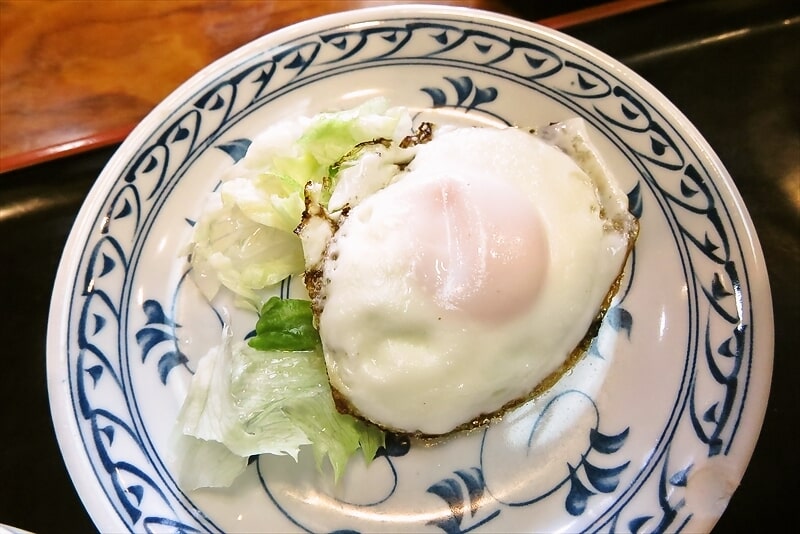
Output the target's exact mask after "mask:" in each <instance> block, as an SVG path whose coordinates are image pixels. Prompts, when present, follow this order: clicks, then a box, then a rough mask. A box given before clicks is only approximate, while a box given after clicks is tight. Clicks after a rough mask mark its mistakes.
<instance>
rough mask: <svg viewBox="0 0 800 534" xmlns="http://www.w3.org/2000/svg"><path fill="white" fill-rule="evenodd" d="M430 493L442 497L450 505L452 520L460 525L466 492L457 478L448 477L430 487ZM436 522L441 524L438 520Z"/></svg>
mask: <svg viewBox="0 0 800 534" xmlns="http://www.w3.org/2000/svg"><path fill="white" fill-rule="evenodd" d="M428 493H433V494H434V495H436V496H438V497H441V498H442V500H444V502H446V503H447V505H448V506H449V507H450V513H451V514H452V520H453V521H455V524H456V526H458V525H459V524H460V523H461V519H462V517H463V516H464V492H463V491H462V489H461V485H460V484H459V483H458V482H457V481H456V480H455V479H452V478H446V479H444V480H440V481H439V482H437V483H436V484H434V485H432V486H431V487H429V488H428ZM448 523H449V520H448ZM436 524H437V525H439V526H441V524H440V523H438V522H437V523H436ZM445 530H446V531H447V532H453V531H451V530H447V529H445Z"/></svg>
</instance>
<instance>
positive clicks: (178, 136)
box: [172, 126, 189, 141]
mask: <svg viewBox="0 0 800 534" xmlns="http://www.w3.org/2000/svg"><path fill="white" fill-rule="evenodd" d="M188 137H189V130H188V129H187V128H184V127H183V126H180V127H179V128H178V129H177V130H175V136H174V137H173V138H172V140H173V141H183V140H184V139H186V138H188Z"/></svg>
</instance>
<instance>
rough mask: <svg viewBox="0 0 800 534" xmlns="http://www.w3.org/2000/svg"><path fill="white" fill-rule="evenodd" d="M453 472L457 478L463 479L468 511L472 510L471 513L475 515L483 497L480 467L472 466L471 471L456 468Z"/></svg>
mask: <svg viewBox="0 0 800 534" xmlns="http://www.w3.org/2000/svg"><path fill="white" fill-rule="evenodd" d="M455 473H456V475H457V476H458V478H460V479H461V480H463V481H464V485H465V486H466V487H467V493H468V494H469V503H470V511H471V512H472V515H473V516H475V513H476V512H477V511H478V508H479V506H480V503H481V498H482V497H483V488H484V483H483V475H482V474H481V471H480V469H478V468H477V467H473V468H472V473H470V472H468V471H463V470H458V471H456V472H455Z"/></svg>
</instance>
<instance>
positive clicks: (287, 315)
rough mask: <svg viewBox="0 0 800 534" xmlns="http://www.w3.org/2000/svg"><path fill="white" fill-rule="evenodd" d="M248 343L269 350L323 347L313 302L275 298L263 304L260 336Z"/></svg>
mask: <svg viewBox="0 0 800 534" xmlns="http://www.w3.org/2000/svg"><path fill="white" fill-rule="evenodd" d="M248 344H249V345H250V346H251V347H253V348H254V349H258V350H265V351H270V350H271V351H312V350H316V349H317V348H318V347H319V346H320V339H319V332H317V329H316V328H314V313H313V312H312V311H311V302H309V301H307V300H300V299H285V300H282V299H280V298H278V297H272V298H271V299H269V300H268V301H267V302H265V303H264V306H262V307H261V314H260V316H259V318H258V322H257V323H256V335H255V336H254V337H252V338H250V340H249V342H248Z"/></svg>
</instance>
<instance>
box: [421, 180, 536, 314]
mask: <svg viewBox="0 0 800 534" xmlns="http://www.w3.org/2000/svg"><path fill="white" fill-rule="evenodd" d="M423 188H424V189H425V190H424V191H421V193H422V194H421V195H419V196H418V198H423V199H424V200H423V202H422V205H420V206H419V208H418V209H417V210H415V217H414V218H413V220H412V221H410V223H411V228H410V230H411V234H412V235H413V236H414V238H416V240H417V246H418V249H417V250H418V252H417V257H416V259H415V262H414V265H413V272H414V275H415V277H416V278H417V279H418V280H419V282H420V284H421V285H422V286H423V287H425V288H426V289H427V290H428V291H429V292H430V293H429V294H431V295H433V298H434V301H435V302H436V304H437V305H439V306H440V307H441V308H443V309H444V310H458V311H462V312H464V313H466V314H467V315H469V316H470V317H472V318H474V319H478V320H481V321H488V322H501V321H505V320H508V319H511V318H513V317H516V316H518V315H520V314H522V313H524V312H525V310H527V309H529V308H530V307H531V306H532V304H533V303H534V302H535V300H536V296H537V294H538V293H539V290H540V289H541V287H542V286H543V284H544V279H545V277H546V276H547V264H548V244H547V237H546V234H545V231H544V229H543V227H542V223H541V220H540V217H539V213H538V211H537V210H536V209H535V207H534V206H533V205H531V203H530V202H529V201H528V200H527V198H525V197H524V196H523V195H520V194H519V192H518V191H517V189H516V188H514V187H512V186H511V185H510V184H508V183H506V182H504V181H502V180H456V179H448V178H443V179H440V180H435V181H431V182H428V183H426V184H425V185H424V186H423ZM418 202H419V201H418Z"/></svg>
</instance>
